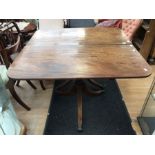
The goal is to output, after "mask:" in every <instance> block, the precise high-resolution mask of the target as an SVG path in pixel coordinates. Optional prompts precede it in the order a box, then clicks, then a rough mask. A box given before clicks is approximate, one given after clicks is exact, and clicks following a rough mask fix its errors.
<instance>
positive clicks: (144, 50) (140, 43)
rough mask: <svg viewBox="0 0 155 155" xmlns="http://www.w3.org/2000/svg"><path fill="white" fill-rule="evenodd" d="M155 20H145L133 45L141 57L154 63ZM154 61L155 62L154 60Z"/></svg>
mask: <svg viewBox="0 0 155 155" xmlns="http://www.w3.org/2000/svg"><path fill="white" fill-rule="evenodd" d="M154 43H155V20H154V19H144V20H143V23H142V25H141V27H140V28H139V29H138V31H137V33H136V35H135V37H134V39H133V44H134V46H135V47H136V48H137V50H139V52H140V53H141V55H142V56H143V57H144V58H145V59H146V60H147V61H150V62H151V61H152V59H154V58H155V52H154V51H155V50H154V49H155V48H154ZM153 61H154V60H153Z"/></svg>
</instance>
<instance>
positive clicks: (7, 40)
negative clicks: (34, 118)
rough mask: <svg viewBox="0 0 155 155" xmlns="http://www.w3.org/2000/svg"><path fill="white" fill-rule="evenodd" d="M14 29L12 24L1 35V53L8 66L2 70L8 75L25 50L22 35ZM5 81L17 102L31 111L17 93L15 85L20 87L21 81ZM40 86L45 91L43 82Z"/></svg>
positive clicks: (4, 28) (31, 84) (28, 81)
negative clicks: (9, 69) (10, 67)
mask: <svg viewBox="0 0 155 155" xmlns="http://www.w3.org/2000/svg"><path fill="white" fill-rule="evenodd" d="M13 28H15V25H14V24H13V26H12V25H11V26H10V24H9V25H6V26H5V27H3V29H2V30H1V33H0V45H1V46H0V47H1V51H0V52H1V55H2V58H3V62H4V64H5V66H6V67H5V66H4V65H3V67H2V66H1V70H2V71H3V74H6V72H7V69H8V68H9V66H10V64H11V63H12V62H13V60H14V58H15V57H16V56H17V55H18V53H19V52H20V50H21V49H22V48H23V42H21V38H22V35H21V34H20V32H18V33H17V32H16V33H14V32H15V31H14V30H13ZM17 31H18V30H17ZM22 41H23V40H22ZM5 81H6V83H7V84H6V85H7V87H8V88H9V90H10V93H11V94H12V96H13V97H14V98H15V99H16V101H17V102H18V103H19V104H20V105H22V106H23V107H24V108H25V109H27V110H30V107H28V106H27V105H26V104H25V103H24V102H23V101H22V100H21V99H20V98H19V96H18V95H17V93H16V92H15V89H14V84H15V83H17V85H19V82H20V80H18V81H14V80H11V79H9V80H5ZM26 81H27V83H28V84H29V85H30V86H31V87H32V88H33V89H36V87H35V85H33V83H32V82H31V81H30V80H26ZM40 84H41V87H42V88H43V89H45V88H44V85H43V83H42V81H40Z"/></svg>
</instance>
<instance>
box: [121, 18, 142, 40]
mask: <svg viewBox="0 0 155 155" xmlns="http://www.w3.org/2000/svg"><path fill="white" fill-rule="evenodd" d="M141 24H142V19H123V20H122V30H123V31H124V33H125V34H126V36H127V38H128V39H129V40H131V41H132V39H133V37H134V35H135V32H136V31H137V29H138V28H139V27H140V25H141Z"/></svg>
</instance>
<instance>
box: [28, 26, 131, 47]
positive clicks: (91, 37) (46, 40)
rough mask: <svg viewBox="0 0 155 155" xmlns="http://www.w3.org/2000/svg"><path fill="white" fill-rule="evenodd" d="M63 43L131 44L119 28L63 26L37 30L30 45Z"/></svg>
mask: <svg viewBox="0 0 155 155" xmlns="http://www.w3.org/2000/svg"><path fill="white" fill-rule="evenodd" d="M30 44H31V45H32V44H35V45H36V46H37V45H38V44H39V45H42V44H43V45H44V44H46V45H49V46H50V45H51V44H54V45H60V44H61V45H62V44H76V45H79V44H91V45H92V44H131V42H130V41H129V40H128V39H127V38H126V36H125V34H124V33H123V31H122V30H120V29H118V28H103V27H95V28H94V27H93V28H65V29H64V28H63V29H55V30H51V31H37V32H36V33H35V35H34V36H33V38H32V39H31V42H29V45H30Z"/></svg>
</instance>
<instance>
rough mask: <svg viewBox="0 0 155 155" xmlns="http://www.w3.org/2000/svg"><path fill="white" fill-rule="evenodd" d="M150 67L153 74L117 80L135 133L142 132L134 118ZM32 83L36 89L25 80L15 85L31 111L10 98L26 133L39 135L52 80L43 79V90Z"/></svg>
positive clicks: (147, 83) (146, 86) (139, 108)
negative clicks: (17, 85) (150, 72)
mask: <svg viewBox="0 0 155 155" xmlns="http://www.w3.org/2000/svg"><path fill="white" fill-rule="evenodd" d="M152 68H153V74H152V75H151V76H149V77H147V78H142V79H119V80H117V82H118V84H119V87H120V89H121V92H122V95H123V98H124V101H125V103H126V106H127V109H128V111H129V114H130V117H131V119H132V125H133V128H134V129H135V131H136V132H137V134H142V133H141V130H140V127H139V125H138V123H137V119H136V118H137V116H138V115H139V114H140V111H141V109H142V106H143V104H144V100H145V98H146V96H147V93H148V91H149V88H150V85H151V83H152V81H153V77H154V74H155V66H152ZM33 83H34V84H35V85H36V86H37V88H38V89H37V90H33V89H32V88H31V87H30V86H29V85H28V84H27V83H26V82H25V81H22V82H21V84H20V85H21V86H22V87H20V88H18V87H16V90H17V92H18V94H19V95H20V96H21V98H22V99H23V100H24V101H25V102H26V103H27V104H28V105H29V106H30V107H31V111H26V110H25V109H23V108H22V107H21V106H20V105H18V104H17V103H16V102H15V100H14V99H13V98H11V99H12V102H13V105H14V108H15V111H16V112H17V116H18V118H19V119H20V121H21V122H22V123H23V124H24V125H25V126H26V129H27V132H26V134H32V135H34V134H35V135H40V134H43V130H44V127H45V123H46V118H47V115H48V108H49V104H50V99H51V94H52V88H53V84H52V81H44V83H45V85H46V88H47V89H46V90H45V91H43V90H42V89H41V88H40V85H39V82H38V81H33Z"/></svg>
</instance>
